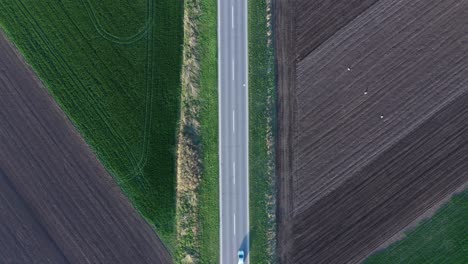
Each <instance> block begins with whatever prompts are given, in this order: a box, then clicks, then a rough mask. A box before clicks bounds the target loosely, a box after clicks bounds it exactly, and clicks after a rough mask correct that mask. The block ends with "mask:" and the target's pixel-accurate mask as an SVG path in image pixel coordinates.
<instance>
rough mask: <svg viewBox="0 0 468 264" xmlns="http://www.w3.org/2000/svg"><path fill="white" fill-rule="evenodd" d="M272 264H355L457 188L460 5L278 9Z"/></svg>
mask: <svg viewBox="0 0 468 264" xmlns="http://www.w3.org/2000/svg"><path fill="white" fill-rule="evenodd" d="M276 12H277V13H276V42H277V64H278V65H277V67H278V86H279V91H278V93H279V97H278V98H279V106H278V108H279V109H278V110H279V115H278V118H279V131H278V133H279V137H278V144H277V145H278V155H277V161H278V174H279V179H278V184H279V186H278V189H279V193H278V221H279V252H280V259H281V262H282V263H356V262H359V261H361V260H362V259H363V258H364V257H365V256H367V255H368V254H369V253H370V252H372V251H374V250H375V249H376V248H378V247H379V245H382V244H384V243H385V242H386V241H387V240H388V239H390V238H392V237H395V236H396V235H397V234H398V233H399V232H401V230H403V229H404V228H405V227H406V226H408V225H409V224H410V223H412V222H413V221H414V220H415V219H420V216H421V215H424V214H425V212H427V211H428V210H429V209H431V210H433V209H434V208H433V206H434V205H436V204H440V201H442V200H444V199H445V200H446V199H447V197H449V196H450V195H452V194H453V193H454V192H455V190H456V189H457V188H458V187H460V186H462V185H463V184H465V183H466V182H467V181H468V174H466V173H465V172H466V169H467V168H466V166H467V165H466V164H468V115H467V111H468V95H467V92H468V55H467V54H468V45H467V38H466V28H468V20H467V19H466V17H467V16H468V3H467V2H464V1H460V0H450V1H442V2H440V1H435V0H433V1H432V0H431V1H407V0H400V1H393V0H380V1H344V2H343V1H342V2H339V1H327V0H323V1H313V2H311V1H301V0H299V1H281V0H278V1H277V4H276Z"/></svg>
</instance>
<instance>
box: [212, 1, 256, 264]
mask: <svg viewBox="0 0 468 264" xmlns="http://www.w3.org/2000/svg"><path fill="white" fill-rule="evenodd" d="M218 47H219V49H218V72H219V135H220V140H219V149H220V151H219V155H220V156H219V159H220V174H221V175H220V192H221V196H220V207H221V210H220V214H221V216H220V217H221V227H220V229H221V231H220V250H221V251H220V258H221V263H222V264H229V263H237V262H238V257H237V252H238V250H243V251H244V252H245V254H246V260H247V261H246V262H245V263H248V251H249V181H248V179H249V178H248V177H249V175H248V171H249V169H248V168H249V165H248V125H249V124H248V93H247V91H248V90H247V89H248V80H247V69H248V68H247V65H248V64H247V60H248V59H247V54H248V53H247V0H218Z"/></svg>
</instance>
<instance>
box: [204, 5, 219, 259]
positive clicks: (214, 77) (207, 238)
mask: <svg viewBox="0 0 468 264" xmlns="http://www.w3.org/2000/svg"><path fill="white" fill-rule="evenodd" d="M200 8H201V10H202V13H201V15H200V25H199V41H200V42H199V47H200V49H199V56H200V105H201V106H202V109H201V112H200V123H201V124H202V125H201V127H200V135H201V144H202V164H203V175H202V181H201V184H200V216H199V219H200V238H199V239H200V263H204V264H205V263H218V259H219V184H218V183H219V177H218V175H219V163H218V160H219V159H218V60H217V52H218V39H217V0H201V1H200Z"/></svg>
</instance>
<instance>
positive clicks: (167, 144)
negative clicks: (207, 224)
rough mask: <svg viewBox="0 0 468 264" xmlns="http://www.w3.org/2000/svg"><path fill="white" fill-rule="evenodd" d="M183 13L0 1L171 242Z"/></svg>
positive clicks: (68, 106) (22, 43) (136, 1)
mask: <svg viewBox="0 0 468 264" xmlns="http://www.w3.org/2000/svg"><path fill="white" fill-rule="evenodd" d="M182 12H183V6H182V2H180V1H172V0H160V1H152V0H76V1H61V0H41V1H26V0H2V1H0V26H1V27H2V28H3V29H4V31H5V32H6V33H7V35H8V37H9V38H10V39H11V40H12V41H13V42H14V43H15V44H16V46H17V47H18V48H19V50H20V51H21V52H22V53H23V55H24V56H25V58H26V60H27V61H28V62H29V63H30V64H31V66H32V67H33V68H34V70H35V71H36V72H37V73H38V75H39V77H40V78H41V79H42V81H43V82H44V84H45V86H46V87H47V88H48V89H49V91H50V93H51V94H52V95H53V96H54V98H55V99H56V100H57V102H58V103H59V105H60V106H61V107H62V109H63V110H64V111H65V112H66V113H67V115H68V116H69V117H70V119H71V120H72V121H73V123H74V124H75V126H76V127H77V128H78V129H79V131H80V132H81V134H82V135H83V136H84V138H85V139H86V141H87V142H88V144H90V145H91V147H92V149H93V150H94V151H95V153H96V154H97V156H98V157H99V159H100V160H101V161H102V162H103V164H104V165H105V167H106V168H107V169H108V170H109V171H110V172H111V174H112V175H113V176H114V177H115V179H116V181H117V182H118V184H119V185H120V187H121V188H122V190H123V192H124V193H125V194H126V195H127V196H128V197H129V199H130V200H131V201H132V202H133V204H134V206H135V207H136V209H137V210H138V211H139V212H140V213H141V214H142V215H143V216H144V217H145V218H146V219H147V220H148V221H149V223H151V224H152V225H154V227H155V228H156V230H157V231H158V234H159V235H160V236H161V237H162V239H163V240H164V242H165V243H166V245H167V246H168V247H169V248H170V249H173V248H174V241H175V203H176V197H175V195H176V191H175V184H176V171H175V167H176V166H175V164H176V159H175V156H176V155H175V150H176V134H177V130H178V120H179V110H180V103H179V99H180V69H181V61H182V40H183V39H182V37H183V34H182V33H183V30H182Z"/></svg>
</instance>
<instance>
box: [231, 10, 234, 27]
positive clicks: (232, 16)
mask: <svg viewBox="0 0 468 264" xmlns="http://www.w3.org/2000/svg"><path fill="white" fill-rule="evenodd" d="M231 26H232V28H234V6H231Z"/></svg>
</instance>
